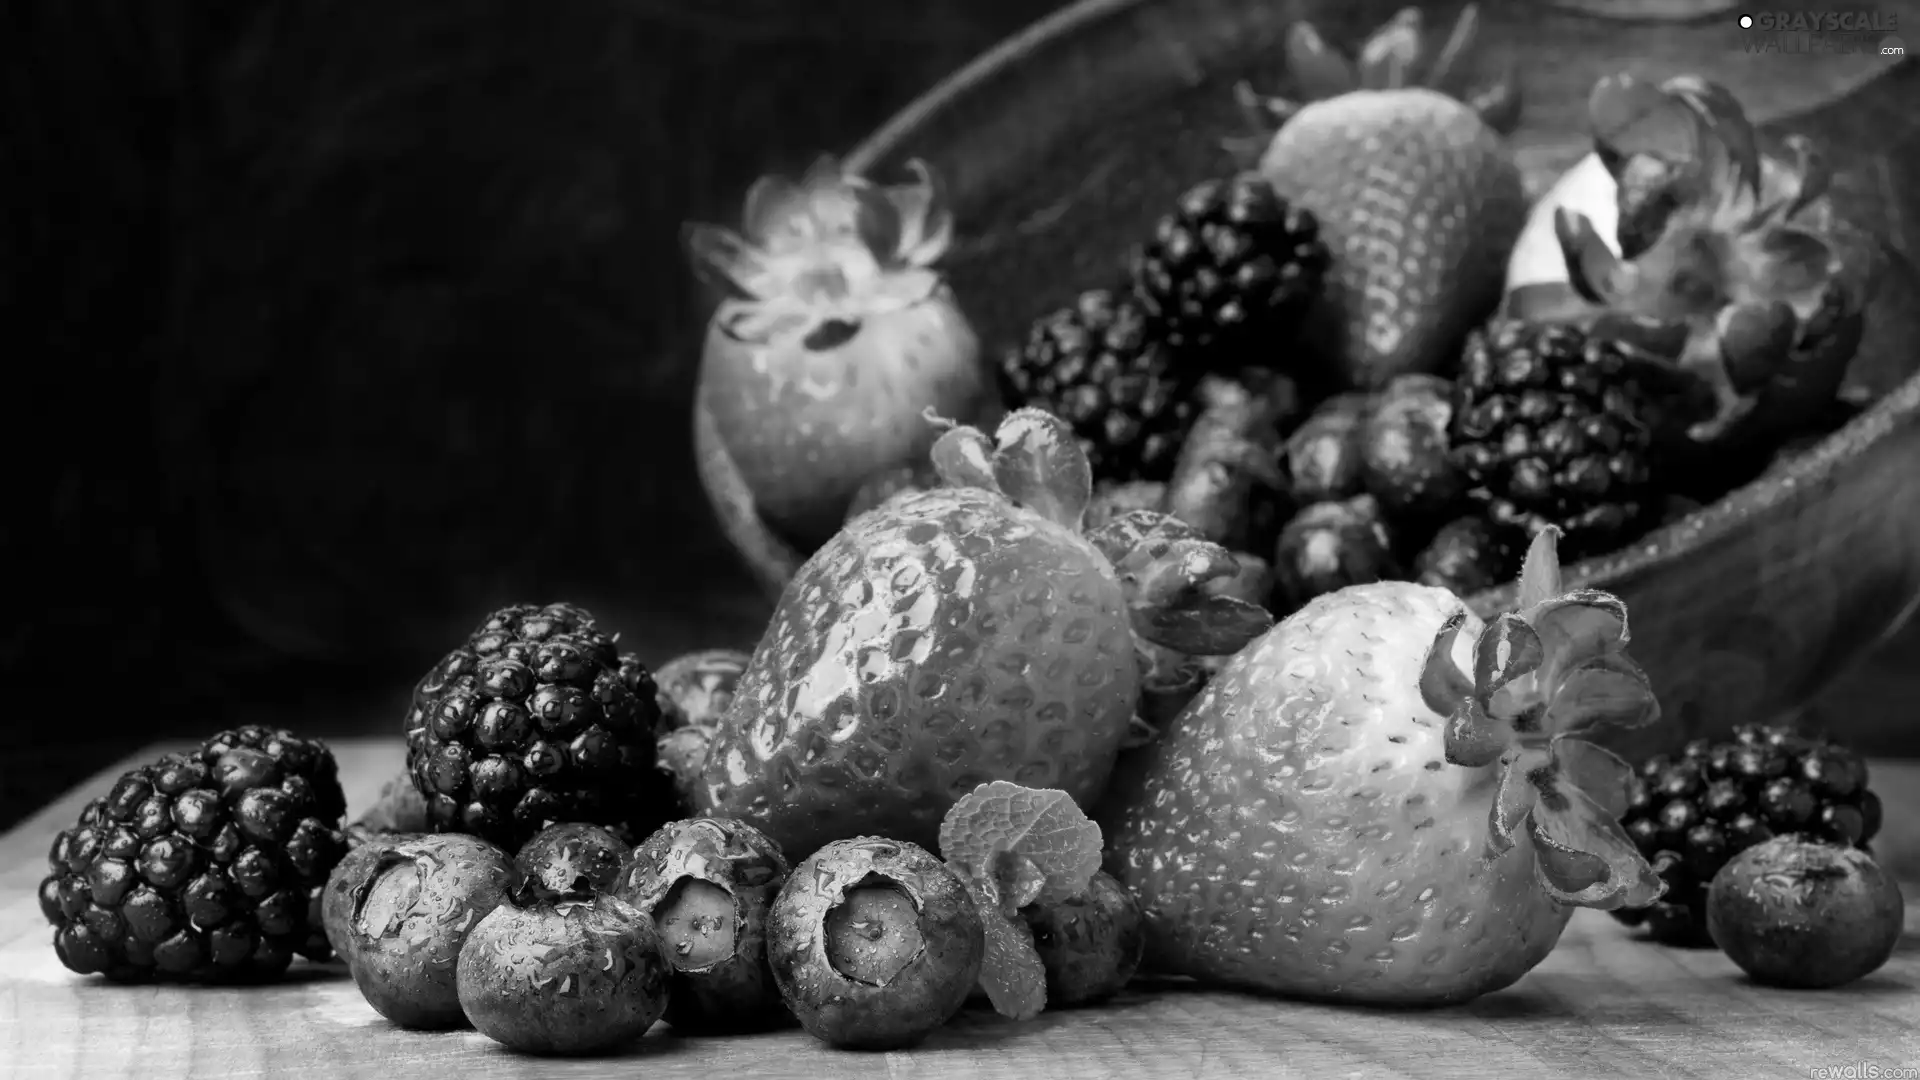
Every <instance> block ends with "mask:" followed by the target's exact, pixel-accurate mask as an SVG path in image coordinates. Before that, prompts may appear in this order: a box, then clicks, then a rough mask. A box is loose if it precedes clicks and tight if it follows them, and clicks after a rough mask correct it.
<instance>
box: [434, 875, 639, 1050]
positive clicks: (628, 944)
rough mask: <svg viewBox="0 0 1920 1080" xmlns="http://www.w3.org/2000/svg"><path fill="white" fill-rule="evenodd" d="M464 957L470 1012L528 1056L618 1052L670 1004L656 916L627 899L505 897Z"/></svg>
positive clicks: (464, 947)
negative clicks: (554, 900)
mask: <svg viewBox="0 0 1920 1080" xmlns="http://www.w3.org/2000/svg"><path fill="white" fill-rule="evenodd" d="M523 895H524V897H529V898H530V897H532V896H533V893H532V892H531V891H529V892H527V893H525V894H523ZM459 955H460V961H459V970H458V978H457V987H458V998H459V1006H460V1009H461V1011H462V1012H463V1013H464V1014H465V1016H466V1018H467V1020H468V1021H470V1022H471V1023H472V1024H473V1026H474V1028H475V1029H476V1030H478V1031H479V1032H480V1033H481V1034H482V1035H485V1036H486V1037H488V1038H490V1039H492V1040H494V1041H495V1042H498V1043H500V1044H502V1045H504V1046H506V1047H507V1048H508V1049H511V1050H516V1051H519V1052H520V1053H524V1054H597V1053H604V1052H607V1051H610V1050H614V1049H616V1048H619V1047H621V1046H624V1045H626V1044H628V1043H631V1042H633V1041H634V1040H636V1039H638V1038H640V1037H641V1036H642V1035H645V1034H646V1033H647V1029H649V1028H651V1027H652V1026H653V1025H654V1023H655V1021H657V1020H659V1019H660V1014H661V1013H662V1012H664V1011H665V1010H666V1007H667V974H668V968H667V965H666V962H665V961H664V960H662V959H661V956H660V942H659V938H658V936H657V934H656V932H655V929H654V925H653V920H652V919H651V918H649V917H648V916H647V914H646V913H645V912H643V911H641V910H639V909H638V908H636V907H633V906H632V905H631V904H628V903H627V902H626V901H624V900H621V899H619V898H618V897H614V896H598V897H595V898H593V899H591V900H563V901H561V902H560V903H558V904H549V903H546V902H544V901H539V900H535V901H534V902H532V903H528V904H522V903H517V902H513V901H509V902H507V903H503V904H500V905H498V906H496V907H495V908H494V909H493V910H492V911H490V912H488V913H487V915H486V917H485V918H482V919H481V920H480V923H479V925H478V926H475V927H474V928H473V931H472V933H470V934H468V935H467V937H466V940H465V941H464V942H463V943H462V944H461V946H460V954H459Z"/></svg>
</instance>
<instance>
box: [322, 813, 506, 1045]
mask: <svg viewBox="0 0 1920 1080" xmlns="http://www.w3.org/2000/svg"><path fill="white" fill-rule="evenodd" d="M359 850H360V851H369V850H371V851H372V852H373V853H372V854H371V855H368V856H363V858H366V859H370V860H371V864H370V865H367V866H366V868H365V876H364V877H361V878H359V879H358V880H356V881H350V882H346V883H345V884H341V881H342V879H341V878H340V876H339V874H338V868H336V876H335V878H333V879H330V880H329V882H328V890H329V891H330V892H331V891H333V890H334V889H335V888H336V887H341V888H344V889H345V891H346V897H345V898H344V900H345V902H346V903H347V904H348V905H349V907H348V912H347V917H346V922H347V932H346V938H347V945H346V947H345V948H343V949H341V950H340V951H341V954H342V955H343V956H345V957H346V958H347V961H348V967H349V969H351V970H352V972H353V981H354V983H355V984H356V985H358V986H359V987H360V993H361V995H362V996H364V997H365V998H366V999H367V1004H369V1005H371V1006H373V1008H374V1011H376V1012H378V1013H379V1014H380V1015H382V1016H384V1017H386V1018H387V1019H389V1020H391V1021H393V1022H394V1023H395V1024H398V1025H400V1026H401V1027H405V1028H418V1029H425V1030H433V1029H446V1028H457V1027H461V1026H464V1025H465V1024H466V1023H467V1018H466V1014H465V1013H463V1012H462V1011H461V1009H460V997H459V990H458V987H457V985H456V982H455V970H456V968H457V966H458V961H459V958H460V947H461V945H462V944H463V943H464V942H465V941H466V938H467V933H468V931H470V930H471V929H472V928H473V927H474V926H475V924H477V923H478V922H480V920H481V919H483V918H484V917H485V916H486V915H487V913H488V912H491V911H492V910H493V909H494V908H496V907H498V906H500V904H502V903H504V902H505V901H506V898H507V893H508V890H509V889H511V888H512V887H513V886H514V883H515V879H516V874H515V871H514V868H513V862H512V860H511V859H509V858H508V857H507V854H506V852H504V851H501V850H500V849H499V848H497V847H494V846H493V845H492V844H489V843H487V842H486V841H484V840H480V839H478V838H476V837H471V836H462V835H459V834H455V833H443V834H439V835H435V836H423V837H419V838H416V839H412V840H407V841H404V842H402V843H398V844H394V845H393V846H391V847H386V848H384V849H380V848H373V847H372V846H371V845H369V846H367V847H362V848H361V849H359ZM343 865H344V861H343Z"/></svg>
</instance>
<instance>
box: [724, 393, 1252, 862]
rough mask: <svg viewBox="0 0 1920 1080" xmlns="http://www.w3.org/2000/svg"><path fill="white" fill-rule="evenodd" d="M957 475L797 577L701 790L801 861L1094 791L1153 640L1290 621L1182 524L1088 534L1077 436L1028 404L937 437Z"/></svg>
mask: <svg viewBox="0 0 1920 1080" xmlns="http://www.w3.org/2000/svg"><path fill="white" fill-rule="evenodd" d="M933 459H934V464H935V468H936V470H937V471H938V473H939V475H940V477H941V480H942V486H940V487H937V488H934V489H933V490H930V491H922V492H916V493H912V494H907V495H902V496H899V497H897V498H894V499H891V500H889V501H887V502H886V503H884V504H883V505H881V506H879V507H877V508H875V509H873V510H871V511H869V512H867V513H866V514H863V515H861V516H859V517H857V518H855V519H854V520H852V521H851V522H849V523H848V524H847V527H846V529H845V531H843V532H841V533H840V534H839V535H838V536H836V537H835V538H834V539H833V540H832V541H830V542H829V543H828V544H827V545H826V546H825V547H823V548H821V549H820V550H819V551H818V552H817V553H815V554H814V556H813V557H812V558H811V559H809V560H808V561H807V563H806V564H805V565H804V566H802V567H801V568H800V571H799V573H798V574H797V575H796V576H795V577H794V579H793V581H792V582H791V583H789V584H788V586H787V589H786V593H785V594H784V596H783V597H782V599H781V602H780V606H779V609H778V610H777V611H776V612H775V614H774V617H773V621H772V624H771V625H769V626H768V627H767V631H766V634H765V635H764V636H763V637H762V638H761V639H760V644H759V646H758V647H757V648H756V649H755V650H754V653H753V659H752V660H751V661H750V662H749V664H748V666H747V670H746V673H745V674H744V675H743V676H742V677H741V679H740V684H739V687H738V688H737V690H736V691H735V694H734V698H733V702H732V705H731V707H730V709H729V711H728V714H727V716H726V718H725V720H724V722H722V723H720V724H718V725H717V726H716V730H715V733H714V737H713V743H712V745H711V747H710V748H709V749H708V751H707V756H706V761H705V769H704V772H703V774H702V775H701V777H700V781H699V783H698V784H697V785H696V786H695V790H694V802H695V804H696V806H697V808H698V810H699V812H700V813H703V814H711V815H718V816H729V817H738V818H742V819H744V820H746V821H748V822H751V823H752V824H753V825H755V826H757V827H758V828H760V829H761V830H762V831H764V832H765V833H767V835H769V836H771V837H773V838H774V839H775V840H777V841H779V843H780V845H781V847H782V849H783V850H786V851H789V852H792V853H794V854H795V855H796V856H799V855H801V854H804V853H805V852H809V851H813V850H815V849H817V848H818V847H820V846H821V845H823V844H826V843H829V842H831V841H834V840H839V839H844V838H847V837H851V836H858V835H862V834H876V835H884V836H888V837H891V838H893V839H897V840H907V841H912V842H914V843H917V844H921V845H922V846H931V845H933V844H935V843H936V842H937V840H938V834H939V830H940V821H941V818H942V816H943V815H945V814H946V812H947V809H948V808H949V807H950V806H952V805H953V803H954V801H955V800H956V799H958V798H960V797H961V796H962V795H965V794H966V793H967V792H969V791H972V790H973V789H974V788H975V787H977V786H978V785H980V784H982V783H985V782H987V781H990V780H1010V781H1015V782H1018V783H1020V784H1024V785H1027V786H1030V787H1048V788H1058V789H1061V790H1064V791H1066V792H1067V793H1068V794H1070V795H1071V796H1073V798H1074V799H1075V800H1076V801H1078V802H1080V803H1082V804H1087V805H1090V804H1091V803H1092V801H1093V800H1094V798H1096V797H1097V796H1098V795H1099V794H1100V792H1101V790H1102V789H1103V788H1104V786H1105V785H1106V783H1107V778H1108V774H1109V773H1110V772H1111V771H1112V769H1113V763H1114V757H1115V755H1116V754H1117V753H1118V752H1119V749H1120V745H1121V742H1122V740H1123V738H1125V736H1126V734H1127V732H1128V729H1129V725H1130V724H1131V723H1132V721H1133V719H1134V712H1135V709H1136V707H1137V705H1138V701H1139V696H1140V695H1139V687H1140V682H1139V673H1138V670H1137V668H1138V665H1139V663H1140V661H1139V660H1138V658H1137V655H1136V654H1137V649H1136V638H1135V634H1136V633H1137V634H1138V635H1139V637H1140V638H1142V639H1145V640H1147V641H1151V642H1154V643H1157V644H1160V645H1163V646H1166V647H1168V648H1173V649H1177V650H1179V651H1181V652H1184V653H1189V654H1221V653H1230V652H1233V651H1234V650H1236V649H1238V648H1239V647H1240V646H1242V645H1244V644H1245V643H1246V642H1248V641H1251V640H1253V639H1254V638H1256V637H1258V636H1259V635H1260V634H1261V633H1263V632H1265V630H1266V629H1267V628H1268V627H1269V626H1271V625H1272V621H1273V620H1272V617H1271V616H1269V615H1268V614H1267V613H1266V612H1265V611H1264V610H1262V609H1260V608H1259V607H1257V606H1255V605H1253V604H1249V603H1246V602H1245V601H1242V600H1236V599H1231V598H1227V597H1222V596H1218V595H1215V594H1214V593H1213V592H1211V591H1210V590H1208V589H1206V588H1205V586H1206V585H1207V583H1209V582H1211V581H1214V580H1217V579H1220V578H1224V577H1227V576H1229V575H1231V574H1233V573H1234V572H1235V571H1236V570H1237V567H1236V566H1235V563H1234V560H1233V558H1232V556H1230V555H1229V554H1227V552H1226V550H1225V549H1224V548H1221V547H1219V546H1218V545H1215V544H1210V543H1207V542H1206V541H1204V540H1202V539H1200V537H1199V535H1198V534H1197V533H1195V532H1194V531H1193V530H1192V529H1191V528H1189V527H1188V526H1185V525H1183V524H1181V523H1180V522H1178V521H1176V520H1175V519H1173V518H1169V517H1165V516H1163V515H1160V514H1153V513H1148V512H1145V511H1136V512H1134V513H1131V514H1128V515H1124V516H1123V517H1121V518H1118V519H1116V520H1114V521H1112V522H1109V523H1107V524H1106V525H1104V526H1101V527H1100V528H1098V529H1096V530H1094V531H1092V532H1091V533H1087V534H1083V532H1082V530H1081V527H1080V526H1081V522H1082V519H1083V515H1084V513H1085V511H1086V506H1087V502H1088V499H1089V498H1090V496H1091V488H1092V472H1091V469H1090V468H1089V466H1088V463H1087V458H1086V456H1085V454H1083V453H1082V452H1081V451H1080V449H1079V447H1078V446H1077V445H1076V444H1075V442H1074V437H1073V433H1072V431H1071V429H1069V428H1068V427H1067V426H1066V424H1064V423H1063V422H1062V421H1060V420H1058V419H1057V418H1055V417H1053V416H1051V415H1049V414H1047V413H1044V412H1040V411H1038V410H1034V409H1021V410H1018V411H1016V412H1014V413H1012V414H1011V415H1009V416H1008V417H1007V419H1006V420H1005V421H1003V422H1002V423H1001V424H1000V426H999V429H998V431H997V433H996V435H995V436H994V437H992V438H989V437H988V436H987V435H986V434H985V433H983V432H981V431H979V430H978V429H975V428H971V427H954V428H952V429H951V430H949V431H947V432H946V433H945V434H944V435H942V436H940V439H939V441H938V442H937V443H936V444H935V445H934V448H933Z"/></svg>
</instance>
